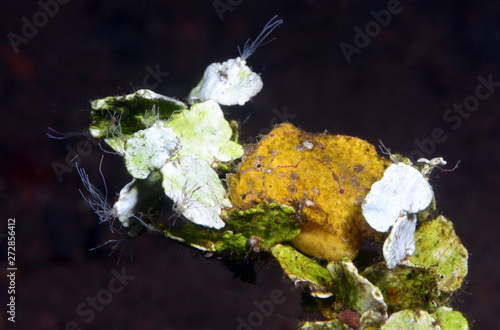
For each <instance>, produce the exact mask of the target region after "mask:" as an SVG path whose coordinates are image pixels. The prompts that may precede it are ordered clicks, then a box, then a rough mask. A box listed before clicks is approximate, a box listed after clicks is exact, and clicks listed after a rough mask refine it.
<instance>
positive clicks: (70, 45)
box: [0, 0, 500, 329]
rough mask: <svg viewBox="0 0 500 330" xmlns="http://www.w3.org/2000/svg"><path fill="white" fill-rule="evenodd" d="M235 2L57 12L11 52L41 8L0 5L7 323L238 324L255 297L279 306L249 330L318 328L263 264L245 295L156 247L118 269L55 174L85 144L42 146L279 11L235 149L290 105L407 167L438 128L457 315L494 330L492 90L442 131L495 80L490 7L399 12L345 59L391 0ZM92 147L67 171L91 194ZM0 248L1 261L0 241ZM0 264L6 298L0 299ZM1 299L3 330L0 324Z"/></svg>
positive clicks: (0, 188) (67, 177)
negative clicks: (114, 289) (218, 6)
mask: <svg viewBox="0 0 500 330" xmlns="http://www.w3.org/2000/svg"><path fill="white" fill-rule="evenodd" d="M232 3H233V4H235V5H234V6H232V11H227V12H225V13H223V16H222V18H223V19H222V20H221V18H220V16H219V15H218V14H217V11H216V10H215V8H214V3H213V2H212V1H69V2H68V3H67V4H64V5H60V7H59V10H58V13H57V14H55V15H54V17H52V18H50V19H49V20H48V22H47V24H45V25H43V26H41V27H40V28H39V29H38V32H37V33H36V35H35V36H33V37H32V38H27V39H28V40H27V43H26V44H21V45H19V46H18V47H19V51H18V52H17V53H16V52H15V51H14V48H13V47H12V45H11V44H10V42H9V40H8V38H7V34H8V33H9V32H13V33H15V34H17V35H20V36H21V35H22V28H23V24H24V22H23V21H22V18H23V17H26V18H27V19H28V20H29V21H30V22H33V15H36V13H37V12H39V11H40V10H42V9H41V7H40V5H39V4H37V3H36V2H35V1H29V2H28V1H4V2H3V3H2V9H1V10H0V12H1V13H0V31H1V32H2V34H1V38H2V41H1V42H0V47H1V48H0V58H1V64H0V65H1V66H0V70H1V77H0V108H1V118H0V123H1V124H0V125H1V126H0V128H1V129H0V134H1V137H0V150H1V165H0V167H1V168H0V169H1V171H0V194H1V202H2V206H1V219H2V220H1V225H0V232H2V233H5V232H6V226H7V219H8V218H9V217H15V218H16V253H17V256H16V262H17V267H18V271H17V278H16V301H17V314H16V316H17V317H16V324H15V325H16V326H17V328H19V329H21V328H36V329H62V328H64V326H65V324H66V323H67V322H69V321H76V322H77V323H78V324H79V325H80V326H81V328H86V329H104V328H109V329H134V328H139V327H141V329H159V328H162V329H179V328H183V329H235V328H236V327H237V324H238V321H237V318H238V317H239V316H241V317H242V318H244V319H246V318H247V317H248V315H249V314H250V313H252V312H253V311H255V310H256V307H255V306H254V305H253V304H252V302H253V301H255V300H256V301H258V302H261V301H263V300H265V299H269V298H270V295H271V292H272V290H273V289H275V288H278V289H280V290H281V291H282V292H283V294H284V297H286V302H285V303H283V304H281V305H278V306H276V309H275V311H274V312H273V313H272V315H270V316H269V317H266V318H265V320H264V323H263V324H262V325H261V327H260V329H293V328H295V327H296V323H297V321H299V320H303V319H307V318H310V319H314V318H318V317H319V316H318V315H317V314H312V315H311V314H307V313H305V312H303V311H302V308H301V306H300V294H299V290H297V291H292V290H291V289H290V288H291V282H290V281H286V280H282V271H281V269H280V268H279V266H278V265H277V264H276V263H275V262H266V263H258V264H257V265H256V267H255V268H256V272H257V278H256V281H255V284H248V283H244V282H242V281H241V280H240V279H238V278H234V274H233V272H231V271H230V270H228V269H227V268H226V267H225V266H224V265H223V264H222V262H221V261H219V260H215V259H206V258H205V257H204V256H203V255H201V254H198V253H196V252H194V251H192V250H190V249H188V248H185V247H181V246H179V245H178V244H176V243H174V242H171V241H169V240H166V239H164V238H162V237H159V236H157V235H145V236H143V237H140V238H138V239H136V240H134V241H133V242H132V255H133V262H131V261H130V253H129V248H128V247H127V248H125V250H124V252H123V254H122V258H121V261H120V264H119V265H118V266H117V265H116V263H117V259H118V257H119V253H118V252H117V253H115V254H113V255H111V256H110V257H108V256H107V255H108V253H109V252H110V249H109V247H104V248H102V249H100V250H97V251H89V249H90V248H92V247H94V246H96V245H99V244H101V243H103V242H105V241H107V240H108V239H111V238H113V236H112V235H111V234H110V233H109V229H108V227H107V226H106V225H100V226H99V225H98V222H97V217H96V216H95V215H94V214H93V213H92V212H91V210H90V209H89V207H88V206H87V204H86V203H85V201H84V200H83V199H82V197H81V196H80V194H79V192H78V189H79V188H82V185H81V182H80V180H79V177H78V175H77V173H76V171H75V170H74V169H73V168H70V170H68V171H67V172H64V173H62V175H61V180H59V179H58V176H57V175H56V173H55V172H54V170H53V166H54V165H55V164H61V165H63V166H67V165H66V160H65V158H66V157H68V158H72V156H68V154H71V153H69V152H68V149H66V148H68V147H70V148H73V149H75V150H76V148H77V146H78V144H79V143H83V142H81V141H85V137H82V136H80V137H74V138H71V139H68V140H62V141H61V140H51V139H49V138H48V137H47V136H46V133H47V132H48V129H47V127H52V128H54V129H56V130H58V131H61V132H72V131H73V132H82V131H84V130H85V129H86V128H87V127H88V110H89V108H90V107H89V101H90V100H93V99H96V98H101V97H105V96H108V95H117V94H126V93H130V92H132V91H133V86H135V87H137V86H144V78H145V77H146V76H147V74H148V71H147V69H146V67H148V66H149V67H151V68H153V69H154V68H156V66H157V65H159V68H160V70H161V71H162V72H168V73H169V75H168V77H165V78H164V79H162V81H161V82H158V83H157V84H156V86H154V88H152V89H154V90H155V91H156V92H159V93H161V94H165V95H168V96H172V97H177V98H179V99H181V100H182V99H184V98H185V97H186V96H187V95H188V93H189V91H190V89H191V88H192V87H194V86H195V85H196V83H197V82H198V81H199V79H200V78H201V75H202V73H203V71H204V69H205V68H206V66H207V65H208V64H210V63H212V62H215V61H224V60H227V59H229V58H234V57H236V56H237V55H238V51H237V45H240V46H242V45H243V44H244V43H245V41H246V40H247V39H248V38H255V36H256V35H257V34H258V33H259V32H260V30H261V29H262V27H263V26H264V25H265V23H266V22H267V21H268V20H269V19H270V18H271V17H272V16H274V15H276V14H277V15H279V17H280V18H282V19H284V21H285V23H284V24H283V25H282V26H280V27H279V28H278V29H277V30H276V31H275V32H274V33H273V36H274V37H276V40H275V41H274V42H272V43H271V44H269V45H266V46H264V47H262V48H260V49H259V50H258V51H257V52H256V53H255V54H254V55H253V56H252V57H250V59H249V60H248V63H249V65H250V66H251V67H252V68H253V69H254V71H256V72H259V73H261V74H262V79H263V81H264V88H263V90H262V91H261V93H260V94H258V95H257V96H256V97H255V98H254V99H253V101H252V102H251V103H249V104H248V105H246V106H244V107H237V106H236V107H231V108H227V109H226V110H227V112H228V116H229V117H232V118H236V119H239V120H240V122H242V139H243V140H244V141H247V142H248V141H251V139H252V137H255V136H256V135H257V134H259V132H263V131H265V130H268V129H269V128H270V126H271V125H272V124H273V123H279V122H281V119H279V118H278V116H276V114H275V112H276V111H274V112H273V109H274V108H275V109H277V110H278V113H283V110H284V108H286V112H287V113H288V115H289V118H288V119H289V120H290V121H291V122H293V123H294V124H296V125H298V126H300V127H301V128H302V129H304V130H307V131H313V132H320V131H323V130H325V129H327V130H328V131H330V132H332V133H341V134H347V135H353V136H357V137H360V138H363V139H366V140H368V141H370V142H372V143H374V144H377V143H378V141H379V140H382V141H383V142H384V144H385V145H386V146H388V147H390V148H391V149H392V150H393V152H400V153H403V154H406V155H408V154H410V153H411V152H412V151H414V150H418V148H417V146H416V144H415V139H418V140H420V141H422V140H424V139H429V138H430V137H431V132H432V131H433V129H435V128H441V129H443V130H444V132H445V133H446V136H447V139H446V141H444V142H442V143H438V144H437V145H436V150H435V151H433V152H432V153H429V155H428V158H432V157H436V156H443V157H444V158H445V159H446V160H448V162H449V164H450V165H449V167H450V168H451V167H453V166H454V164H455V163H456V162H457V161H458V160H461V163H460V165H459V167H458V168H457V169H456V170H455V171H453V172H440V171H439V170H437V171H436V172H435V173H434V174H433V178H432V181H431V183H432V185H433V187H434V189H435V194H436V199H437V205H438V208H439V210H440V211H441V212H442V214H444V215H446V216H447V217H448V218H449V219H451V220H452V221H453V222H454V225H455V230H456V232H457V234H458V235H459V236H460V237H461V239H462V242H463V243H464V245H465V246H466V247H467V248H468V250H469V253H470V259H469V276H468V277H467V280H466V283H465V285H464V286H463V288H462V289H461V290H460V293H459V294H457V295H456V297H455V299H454V306H455V307H456V308H458V309H459V310H461V311H463V312H464V313H465V315H466V316H467V317H468V318H469V320H470V321H471V322H472V323H473V328H476V329H498V327H499V323H500V322H499V316H498V306H499V303H498V296H499V294H500V288H499V286H500V284H499V278H500V269H499V267H498V260H499V252H500V248H499V247H500V245H499V244H498V237H499V235H500V231H499V229H500V221H499V219H498V217H499V216H498V214H499V213H498V210H499V208H498V204H499V183H500V176H499V174H498V168H499V165H500V159H499V158H500V157H499V152H498V146H499V140H500V135H499V109H498V104H499V102H500V88H499V89H498V90H496V91H495V92H493V93H492V94H491V96H490V97H489V98H488V99H486V100H484V101H481V102H480V104H479V107H478V109H477V110H476V111H474V112H472V113H470V116H469V118H467V119H464V120H463V121H462V123H461V125H459V127H457V128H456V129H452V127H451V124H450V123H446V122H445V121H444V120H443V114H444V113H445V111H446V110H447V109H449V108H450V107H452V106H453V104H454V103H459V104H460V103H462V102H463V100H464V99H465V98H466V97H467V96H469V95H473V94H474V90H475V88H476V86H477V85H478V83H479V82H478V78H477V77H478V76H480V75H481V76H483V77H484V78H487V77H488V75H490V74H491V75H492V77H493V78H492V79H493V80H495V81H500V71H499V68H498V61H499V59H500V35H499V33H500V29H499V22H500V20H499V19H498V18H499V17H500V16H499V14H500V10H499V9H500V4H499V3H498V1H474V2H472V1H402V2H401V5H402V7H403V10H402V12H401V13H399V14H397V15H393V16H392V17H391V21H390V23H389V24H388V25H387V26H386V27H384V28H382V29H381V31H380V33H379V34H377V35H376V36H374V37H373V38H371V42H370V44H369V45H368V46H367V47H366V48H363V49H361V51H360V53H359V54H353V55H352V58H351V59H352V61H351V63H347V61H346V59H345V57H344V56H343V54H342V52H341V50H340V47H339V44H340V43H341V42H347V43H349V44H351V45H352V44H353V38H354V34H355V32H354V30H353V28H354V27H356V26H358V27H360V28H361V29H364V26H365V24H366V23H367V22H369V21H372V20H373V17H372V16H371V15H370V11H371V10H376V11H379V10H382V9H385V8H386V7H387V4H388V1H336V2H333V1H331V2H330V1H314V0H311V1H232ZM238 3H240V4H238ZM149 82H154V81H151V80H149ZM145 87H147V86H145ZM150 87H152V86H150ZM291 115H294V116H295V117H294V118H291V117H290V116H291ZM273 118H274V119H273ZM89 146H90V147H89V148H90V150H88V149H87V150H86V151H87V152H86V153H85V154H86V156H80V157H79V158H78V163H79V164H80V166H81V167H83V168H85V169H86V171H87V172H88V173H89V174H90V177H91V180H92V182H93V183H94V184H96V185H97V186H99V187H102V183H101V178H100V176H99V172H98V168H99V160H100V157H101V154H102V152H101V150H100V149H99V148H98V147H96V146H94V145H92V144H90V145H89ZM90 151H91V152H90ZM103 173H104V175H105V177H106V180H107V185H108V189H109V196H110V197H109V201H110V203H112V202H113V201H114V194H115V193H117V192H118V191H119V190H120V189H121V187H123V186H124V185H125V184H126V183H127V182H129V181H130V179H131V178H130V177H129V175H128V174H127V173H126V172H125V170H124V168H123V163H122V160H121V159H120V158H119V157H116V156H113V155H105V157H104V162H103ZM165 216H166V217H168V216H169V215H168V213H167V214H166V215H165ZM115 238H116V236H115ZM1 247H2V251H6V250H7V248H6V240H5V238H2V243H1ZM5 254H6V252H2V255H5ZM1 260H2V262H1V265H0V267H1V268H0V269H1V273H2V276H1V278H0V283H1V285H0V292H1V293H0V297H6V292H7V283H8V282H7V279H6V276H5V273H6V272H7V271H6V267H7V266H6V263H5V261H4V260H5V259H4V258H3V257H2V259H1ZM123 267H124V268H125V272H126V274H129V275H131V276H135V278H134V279H133V280H131V281H130V283H129V285H128V286H126V287H125V288H124V289H123V291H122V292H121V293H117V294H115V295H113V297H112V301H111V303H110V304H109V305H107V306H105V307H104V309H103V311H101V312H99V313H96V315H95V318H93V320H92V321H91V322H90V323H88V324H87V323H86V322H85V320H86V317H88V315H86V316H85V317H81V316H79V315H78V313H77V311H76V308H77V306H78V305H79V304H80V303H82V302H85V301H86V299H87V297H95V296H96V295H97V294H98V292H99V291H100V290H102V289H105V288H106V287H107V285H108V283H109V281H110V279H111V278H112V277H113V275H112V272H111V271H112V270H113V269H116V270H118V271H119V272H121V271H122V268H123ZM1 300H2V304H1V305H2V306H4V307H2V312H1V313H0V328H2V327H6V328H11V327H12V324H10V322H7V321H6V314H5V312H4V311H3V309H5V308H6V307H5V305H4V304H5V303H6V301H5V299H4V298H2V299H1Z"/></svg>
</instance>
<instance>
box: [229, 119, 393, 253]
mask: <svg viewBox="0 0 500 330" xmlns="http://www.w3.org/2000/svg"><path fill="white" fill-rule="evenodd" d="M389 165H390V161H388V160H386V159H385V158H383V157H380V156H379V155H378V154H377V152H376V150H375V147H374V146H373V145H371V144H369V143H368V142H366V141H363V140H361V139H358V138H355V137H349V136H343V135H330V134H311V133H307V132H304V131H301V130H299V129H297V128H295V127H294V126H293V125H291V124H281V125H279V126H277V127H276V128H275V129H273V130H272V131H271V132H270V133H269V134H268V135H266V136H265V137H264V138H263V139H262V140H261V141H260V142H259V143H258V144H256V145H254V146H250V147H248V148H247V152H246V154H245V156H244V157H243V161H242V163H241V165H240V168H239V171H238V172H237V173H236V175H229V176H228V188H229V194H230V198H231V199H232V201H233V203H234V204H235V205H236V206H238V207H241V208H247V207H252V206H254V205H255V204H257V203H259V202H260V201H262V200H276V201H279V202H281V203H283V204H287V205H290V206H292V207H294V208H295V210H296V211H297V214H298V221H300V223H301V224H302V230H301V233H300V234H299V235H298V236H297V237H296V238H294V239H293V240H292V244H293V245H294V246H295V247H296V248H298V249H299V250H301V251H302V252H304V253H306V254H309V255H311V256H314V257H320V258H324V259H328V260H337V259H339V258H341V257H348V258H351V259H353V258H354V257H356V255H357V254H358V251H359V249H360V247H361V245H362V244H363V242H364V240H365V238H366V237H369V236H372V235H373V234H374V231H373V230H372V229H371V228H370V226H369V225H368V224H367V223H366V222H365V220H364V218H363V215H362V213H361V204H362V202H363V199H364V197H365V196H366V194H367V193H368V191H369V190H370V187H371V185H372V184H373V183H375V182H376V181H378V180H380V179H381V178H382V176H383V174H384V171H385V169H386V168H387V167H388V166H389Z"/></svg>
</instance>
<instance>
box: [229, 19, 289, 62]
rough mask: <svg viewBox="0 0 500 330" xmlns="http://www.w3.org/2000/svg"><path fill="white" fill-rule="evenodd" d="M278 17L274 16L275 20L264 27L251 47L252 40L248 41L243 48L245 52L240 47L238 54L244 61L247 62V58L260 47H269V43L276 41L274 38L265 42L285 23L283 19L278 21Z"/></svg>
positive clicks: (271, 20)
mask: <svg viewBox="0 0 500 330" xmlns="http://www.w3.org/2000/svg"><path fill="white" fill-rule="evenodd" d="M277 17H278V15H276V16H274V17H273V18H271V19H270V20H269V22H267V24H266V26H264V28H263V29H262V31H261V32H260V34H259V36H258V37H257V38H255V40H254V42H252V43H251V44H250V45H249V44H248V43H249V42H250V39H248V40H247V42H245V45H244V46H243V52H241V50H240V47H239V46H238V52H239V53H240V57H241V59H242V60H246V59H247V58H249V57H250V55H252V54H253V53H255V51H256V50H257V48H259V47H260V46H264V45H267V44H268V43H270V42H271V41H273V40H274V39H276V38H273V39H271V40H268V41H266V42H264V40H265V39H266V38H267V36H268V35H269V34H270V33H271V32H273V30H274V29H275V28H276V27H277V26H278V25H280V24H281V23H283V20H282V19H279V20H276V18H277Z"/></svg>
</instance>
